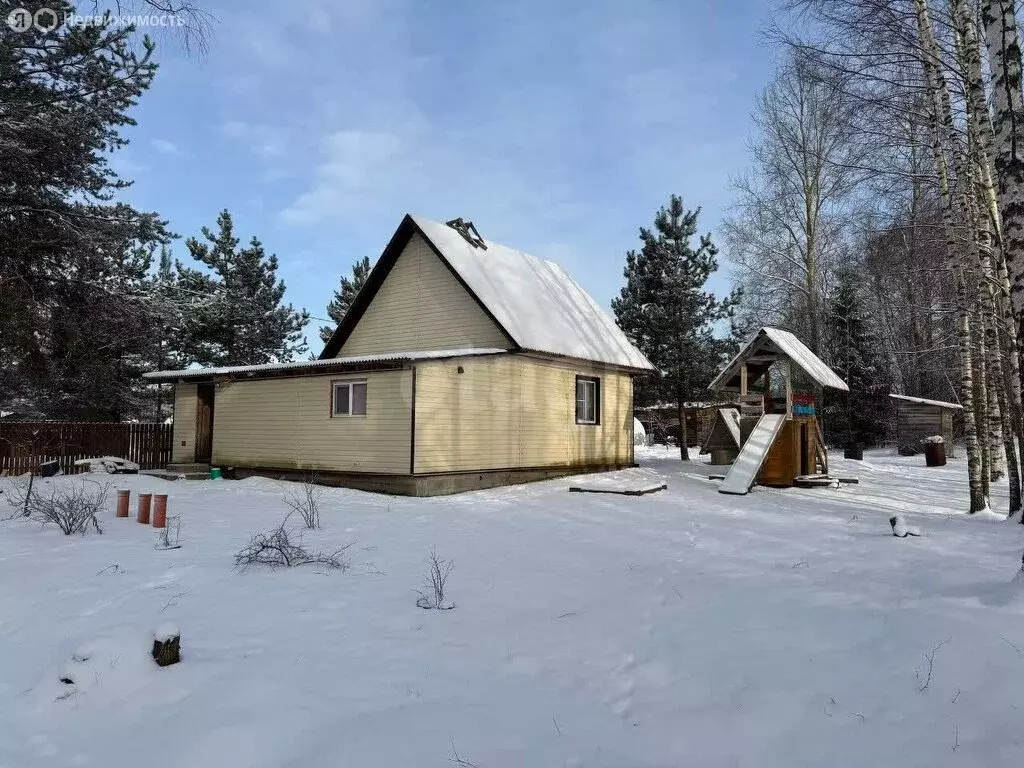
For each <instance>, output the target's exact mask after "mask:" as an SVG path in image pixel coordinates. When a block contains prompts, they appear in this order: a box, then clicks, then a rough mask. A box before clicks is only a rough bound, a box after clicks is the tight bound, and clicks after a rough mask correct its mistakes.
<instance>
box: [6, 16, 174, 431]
mask: <svg viewBox="0 0 1024 768" xmlns="http://www.w3.org/2000/svg"><path fill="white" fill-rule="evenodd" d="M16 5H20V6H23V7H24V9H26V10H27V11H28V12H29V13H31V12H33V11H35V10H37V9H39V7H40V6H41V5H42V3H40V2H25V3H18V4H15V3H10V2H0V18H3V19H6V18H7V16H8V14H9V13H10V12H11V11H12V10H14V9H15V6H16ZM45 5H46V6H47V7H48V8H50V9H52V11H54V12H55V13H56V15H57V16H58V17H61V16H63V15H64V14H65V13H69V12H71V11H72V10H73V8H72V6H71V5H70V4H68V3H66V2H62V1H61V0H53V2H46V3H45ZM135 42H136V41H135V39H134V30H133V29H131V28H130V27H120V26H117V25H115V24H111V25H102V24H96V25H86V26H75V27H70V28H69V27H67V26H61V27H58V28H57V29H54V30H52V31H50V32H46V33H44V32H41V31H40V30H39V29H37V28H35V27H31V28H29V29H27V30H24V31H18V30H15V29H12V28H11V27H10V26H9V25H8V24H0V73H2V74H0V104H2V105H3V106H2V109H0V407H4V408H5V409H7V410H14V411H16V412H18V413H19V414H22V415H36V416H41V417H46V418H82V419H96V418H104V419H118V418H122V417H125V416H129V415H134V414H135V411H136V409H137V407H138V401H137V395H138V391H137V390H138V386H137V381H136V379H135V374H136V373H137V371H138V363H139V361H140V359H141V357H142V353H143V350H144V348H145V345H146V341H145V340H144V339H142V338H141V337H140V334H139V328H140V327H142V326H143V325H144V324H145V322H146V319H147V318H148V316H149V308H148V305H147V303H146V302H145V300H144V296H143V295H142V293H143V292H144V284H145V276H146V272H147V270H148V269H149V265H150V262H149V253H150V251H151V249H152V248H153V247H154V246H155V245H156V244H159V243H160V242H164V241H166V238H167V234H166V232H165V230H164V223H163V222H162V221H160V220H159V218H158V217H157V216H156V215H155V214H152V213H142V212H139V211H137V210H135V209H134V208H132V207H131V206H129V205H126V204H124V203H117V202H113V198H114V197H115V196H116V194H117V193H118V191H119V190H121V189H122V188H123V187H125V186H126V185H127V183H128V182H126V181H124V180H122V179H121V178H119V177H118V175H117V174H116V173H115V172H114V171H113V170H112V169H111V168H110V166H109V162H108V161H109V158H110V157H111V153H112V152H115V151H117V150H118V149H120V148H122V147H123V146H125V145H126V144H127V139H125V138H124V137H123V135H122V133H121V132H122V129H123V128H124V127H125V126H130V125H133V124H134V121H133V120H132V119H131V117H130V116H129V112H130V110H131V108H132V107H133V106H134V105H135V104H136V102H137V101H138V99H139V97H140V96H141V94H142V93H144V92H145V91H146V89H147V88H148V87H149V85H150V83H151V81H152V78H153V76H154V74H155V72H156V65H155V64H154V63H153V62H152V60H151V56H152V53H153V45H152V43H151V42H150V41H149V40H148V39H143V40H141V41H140V42H141V46H136V45H135Z"/></svg>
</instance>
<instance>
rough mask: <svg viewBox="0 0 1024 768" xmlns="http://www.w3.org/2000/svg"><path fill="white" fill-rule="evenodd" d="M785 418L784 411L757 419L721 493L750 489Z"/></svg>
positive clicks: (740, 492)
mask: <svg viewBox="0 0 1024 768" xmlns="http://www.w3.org/2000/svg"><path fill="white" fill-rule="evenodd" d="M785 420H786V415H785V414H784V413H766V414H764V415H763V416H762V417H761V418H760V419H758V420H757V424H755V425H754V430H753V431H752V432H751V433H750V437H748V438H747V442H745V443H744V444H743V448H742V449H741V450H740V455H739V456H737V457H736V461H734V462H733V464H732V468H731V469H730V470H729V474H727V475H726V476H725V480H723V481H722V485H721V486H720V487H719V489H718V491H719V493H735V494H740V495H742V494H744V493H747V492H748V491H749V490H750V486H752V485H753V484H754V480H756V479H757V473H758V472H760V471H761V465H762V464H764V460H765V459H766V458H767V456H768V451H769V449H771V447H772V443H774V442H775V438H776V436H777V435H778V434H779V430H780V429H781V428H782V422H783V421H785Z"/></svg>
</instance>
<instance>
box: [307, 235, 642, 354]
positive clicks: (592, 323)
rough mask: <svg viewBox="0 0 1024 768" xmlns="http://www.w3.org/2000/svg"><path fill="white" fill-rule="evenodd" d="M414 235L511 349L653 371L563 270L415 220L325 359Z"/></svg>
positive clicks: (389, 252) (355, 306)
mask: <svg viewBox="0 0 1024 768" xmlns="http://www.w3.org/2000/svg"><path fill="white" fill-rule="evenodd" d="M415 232H419V233H420V234H422V235H423V237H425V238H426V239H427V241H428V242H429V243H430V244H431V245H432V246H433V247H434V249H435V250H436V251H437V253H438V254H439V255H440V257H441V259H442V260H443V261H444V262H446V263H447V265H448V266H449V267H450V268H451V270H452V271H453V272H454V273H455V276H456V277H457V278H458V279H459V281H460V282H461V283H462V284H463V285H464V286H465V287H466V289H467V290H468V291H469V292H470V294H471V295H472V296H473V297H474V298H475V299H476V301H477V302H478V303H479V304H480V305H481V307H482V308H483V309H484V311H485V312H487V313H488V315H490V317H491V319H492V320H493V321H494V322H495V323H496V324H497V325H498V327H499V328H500V329H501V330H502V331H503V332H504V334H505V335H506V336H508V338H509V339H510V341H511V345H510V346H514V347H515V348H516V349H518V350H522V351H533V352H542V353H546V354H551V355H558V356H562V357H572V358H577V359H580V360H590V361H594V362H600V363H608V364H611V365H618V366H622V367H624V368H633V369H637V370H644V371H653V370H654V366H653V365H651V363H650V361H649V360H648V359H647V358H646V357H644V355H643V354H642V353H641V352H640V350H638V349H637V348H636V347H635V346H633V344H632V343H631V342H630V341H629V339H627V338H626V335H625V334H624V333H623V332H622V331H621V330H620V329H619V327H618V326H617V325H615V322H614V321H613V320H612V319H611V317H609V316H608V314H607V313H606V312H605V311H604V310H603V309H602V308H601V306H600V305H599V304H598V303H597V302H596V301H594V299H593V298H591V297H590V296H589V295H588V294H587V292H586V291H584V290H583V288H581V287H580V285H579V284H578V283H577V282H576V281H575V280H573V279H572V278H571V277H569V275H568V274H567V273H566V271H565V270H564V269H562V268H561V267H560V266H559V265H558V264H555V263H554V262H553V261H545V260H544V259H539V258H537V257H536V256H531V255H529V254H528V253H523V252H522V251H517V250H515V249H514V248H509V247H507V246H504V245H501V244H500V243H494V242H491V241H489V240H485V241H483V242H484V244H485V245H486V248H481V247H478V246H475V245H473V244H471V243H470V242H469V241H468V240H466V238H465V237H463V236H462V234H460V233H459V231H458V230H456V229H454V228H452V227H450V226H448V225H447V224H441V223H440V222H436V221H431V220H430V219H425V218H423V217H422V216H412V215H409V216H406V217H405V219H403V220H402V223H401V224H400V225H399V227H398V230H397V231H396V232H395V235H394V237H393V238H392V241H391V243H390V244H389V246H388V249H387V250H385V252H384V255H383V256H382V257H381V259H380V260H379V261H378V263H377V265H376V266H375V267H374V270H373V273H371V275H370V278H369V279H368V280H367V284H366V286H365V287H364V289H363V291H360V295H359V296H358V297H357V298H356V301H355V302H354V303H353V305H352V310H351V311H350V313H349V315H350V316H351V317H346V318H345V320H344V321H343V322H342V323H341V325H340V326H339V328H338V331H337V332H336V333H335V335H334V337H333V338H332V339H331V340H330V341H329V342H328V343H327V345H326V346H325V348H324V352H323V355H322V357H325V358H326V357H330V356H332V355H334V354H337V353H338V350H340V349H341V346H342V345H343V343H344V341H345V339H346V338H347V337H348V335H349V334H350V333H351V332H352V330H353V328H354V327H355V324H356V323H358V321H359V317H360V316H361V314H362V312H364V311H365V310H366V309H367V307H368V306H369V303H370V302H372V300H373V295H374V294H375V293H376V291H377V290H378V289H379V287H380V283H381V282H382V280H383V278H384V277H385V276H386V274H387V272H388V270H390V268H391V266H392V265H393V264H394V261H395V260H396V259H397V258H398V256H399V255H400V252H401V248H402V247H404V244H405V243H406V242H408V238H409V237H411V236H412V234H413V233H415ZM374 273H376V275H375V274H374ZM363 294H365V296H364V295H363Z"/></svg>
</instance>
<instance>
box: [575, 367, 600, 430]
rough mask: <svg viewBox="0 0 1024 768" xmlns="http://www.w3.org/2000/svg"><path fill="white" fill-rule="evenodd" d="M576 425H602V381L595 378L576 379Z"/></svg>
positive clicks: (580, 377) (579, 377)
mask: <svg viewBox="0 0 1024 768" xmlns="http://www.w3.org/2000/svg"><path fill="white" fill-rule="evenodd" d="M576 423H577V424H600V423H601V380H600V379H598V378H595V377H593V376H577V377H576Z"/></svg>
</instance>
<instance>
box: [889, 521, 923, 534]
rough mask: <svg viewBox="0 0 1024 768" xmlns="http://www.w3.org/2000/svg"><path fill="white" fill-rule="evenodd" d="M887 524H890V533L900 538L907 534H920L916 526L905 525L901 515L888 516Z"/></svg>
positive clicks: (905, 522)
mask: <svg viewBox="0 0 1024 768" xmlns="http://www.w3.org/2000/svg"><path fill="white" fill-rule="evenodd" d="M889 525H890V526H892V535H893V536H896V537H898V538H901V539H905V538H906V537H907V536H920V535H921V531H920V529H918V528H917V527H916V526H912V525H907V521H906V520H904V519H903V515H894V516H893V517H890V518H889Z"/></svg>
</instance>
